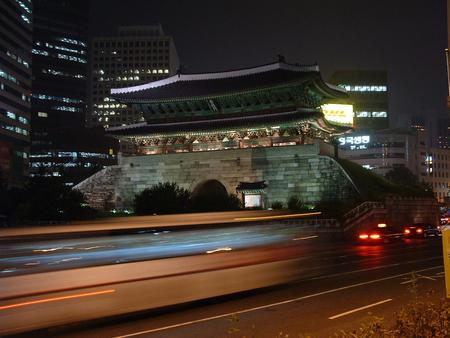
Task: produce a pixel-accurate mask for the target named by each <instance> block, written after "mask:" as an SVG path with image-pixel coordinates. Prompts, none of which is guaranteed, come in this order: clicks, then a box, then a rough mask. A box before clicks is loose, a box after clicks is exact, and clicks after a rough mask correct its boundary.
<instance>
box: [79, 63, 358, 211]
mask: <svg viewBox="0 0 450 338" xmlns="http://www.w3.org/2000/svg"><path fill="white" fill-rule="evenodd" d="M111 95H112V97H113V98H114V99H115V100H116V101H118V102H120V103H122V104H127V105H131V106H133V108H134V109H137V110H139V111H141V112H142V113H143V116H144V118H145V120H146V122H145V123H140V124H135V125H129V126H124V127H113V128H109V129H108V134H110V135H111V136H113V137H115V138H118V139H119V140H120V141H121V144H122V145H127V146H126V147H124V149H133V151H132V152H128V153H125V152H123V154H122V156H120V158H119V164H118V166H116V167H114V168H108V169H106V170H104V171H103V172H100V173H97V174H96V175H95V176H94V177H92V178H89V179H87V180H86V181H84V182H82V183H80V184H79V185H78V186H77V187H76V189H79V190H81V191H82V192H84V193H85V194H86V195H87V197H88V200H89V201H90V203H91V204H92V205H94V206H97V207H101V205H105V201H102V200H101V199H102V197H101V196H112V197H111V203H114V201H116V207H118V208H130V207H131V204H132V200H133V197H134V195H135V194H136V193H137V192H139V191H140V190H142V189H144V188H146V187H148V186H151V185H152V184H156V183H158V182H166V181H169V182H176V183H178V184H180V185H181V186H183V187H184V188H188V189H191V190H194V189H196V187H197V184H199V183H200V182H203V181H205V180H209V179H215V180H217V181H218V182H220V184H222V185H223V187H225V188H226V190H227V192H228V193H237V194H239V195H240V197H242V198H243V199H244V200H245V194H247V195H248V196H250V195H252V193H254V195H257V194H258V193H259V194H260V195H259V197H255V196H250V197H248V200H249V201H253V202H252V203H256V202H255V201H257V200H259V201H260V203H261V204H262V205H263V206H270V205H271V203H273V202H275V201H279V202H282V203H286V200H287V199H288V197H289V196H291V195H297V196H298V197H299V198H301V199H302V200H303V201H304V202H309V203H315V202H318V201H320V200H324V199H327V200H329V199H335V198H345V197H348V196H349V194H352V193H354V189H353V187H352V184H351V182H350V181H349V180H348V179H347V177H348V176H347V175H346V174H345V173H344V172H343V171H342V168H341V167H340V166H339V164H338V163H337V162H336V161H335V160H334V159H332V158H331V157H328V156H327V155H328V154H331V153H332V146H330V141H331V140H332V139H333V137H334V136H336V135H340V134H342V133H343V132H345V131H346V129H344V128H342V127H340V126H337V125H335V124H331V123H330V122H329V121H328V120H327V119H326V118H325V117H324V115H323V113H322V111H321V108H320V107H321V105H322V104H324V103H329V102H332V100H335V99H339V98H343V97H346V93H345V91H343V90H341V89H339V88H336V87H332V86H330V85H328V84H327V83H325V82H324V81H323V80H322V78H321V76H320V72H319V67H318V66H316V65H313V66H299V65H291V64H287V63H284V62H276V63H272V64H268V65H263V66H258V67H253V68H247V69H240V70H232V71H226V72H218V73H203V74H178V75H174V76H172V77H169V78H167V79H164V80H160V81H156V82H151V83H148V84H144V85H140V86H136V87H129V88H119V89H112V90H111ZM347 129H348V128H347ZM258 182H264V189H262V190H261V189H260V190H259V192H257V191H256V190H258V189H256V190H255V189H253V190H252V191H249V190H248V189H241V188H242V187H244V188H245V187H247V188H248V187H255V186H256V185H257V183H258ZM208 184H211V185H213V183H211V182H210V183H208ZM255 184H256V185H255ZM239 187H241V188H239ZM98 191H101V192H102V194H99V193H98ZM255 191H256V192H255ZM106 192H108V194H106ZM117 201H120V205H118V204H119V203H118V202H117ZM249 203H250V202H249Z"/></svg>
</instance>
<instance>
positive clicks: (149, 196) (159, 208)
mask: <svg viewBox="0 0 450 338" xmlns="http://www.w3.org/2000/svg"><path fill="white" fill-rule="evenodd" d="M190 196H191V194H190V192H189V191H188V190H186V189H184V188H181V187H179V186H178V185H177V184H176V183H170V182H166V183H158V184H156V185H153V186H152V187H150V188H147V189H145V190H143V191H141V192H140V193H138V194H136V196H135V198H134V211H135V213H136V214H138V215H152V214H173V213H180V212H186V211H187V205H188V201H189V198H190Z"/></svg>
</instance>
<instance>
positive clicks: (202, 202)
mask: <svg viewBox="0 0 450 338" xmlns="http://www.w3.org/2000/svg"><path fill="white" fill-rule="evenodd" d="M190 207H191V210H192V211H227V210H238V209H239V208H240V201H239V199H238V198H237V197H236V196H235V195H228V192H227V189H226V188H225V186H224V185H223V184H222V183H220V182H219V181H217V180H208V181H205V182H203V183H201V184H199V185H198V186H197V187H196V188H195V189H194V191H193V192H192V197H191V206H190Z"/></svg>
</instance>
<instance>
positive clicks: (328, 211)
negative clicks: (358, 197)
mask: <svg viewBox="0 0 450 338" xmlns="http://www.w3.org/2000/svg"><path fill="white" fill-rule="evenodd" d="M356 205H357V202H354V201H351V200H349V201H342V200H328V201H321V202H319V203H318V204H317V205H316V206H315V207H314V211H320V212H322V216H323V217H325V218H336V219H342V218H343V216H344V215H345V213H346V212H347V211H349V210H351V209H352V208H353V207H355V206H356Z"/></svg>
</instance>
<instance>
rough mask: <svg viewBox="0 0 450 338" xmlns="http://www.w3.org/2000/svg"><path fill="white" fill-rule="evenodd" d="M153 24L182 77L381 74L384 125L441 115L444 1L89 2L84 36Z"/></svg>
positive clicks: (443, 111)
mask: <svg viewBox="0 0 450 338" xmlns="http://www.w3.org/2000/svg"><path fill="white" fill-rule="evenodd" d="M154 23H161V25H162V27H163V29H164V31H165V32H166V33H167V34H169V35H171V36H172V37H173V38H174V40H175V46H176V48H177V51H178V54H179V57H180V62H181V64H182V65H183V69H184V71H185V72H204V71H215V70H226V69H233V68H242V67H247V66H254V65H259V64H264V63H269V62H272V61H275V60H276V56H277V55H278V54H281V55H284V56H285V57H286V60H287V61H288V62H292V63H295V62H299V63H314V62H318V63H319V65H320V67H321V70H322V74H323V76H324V78H325V79H327V78H328V77H329V76H330V75H331V73H332V72H333V71H334V70H337V69H387V70H388V72H389V85H390V114H391V117H392V119H391V121H392V122H394V123H395V124H396V125H400V126H402V125H403V126H405V125H407V124H409V116H413V115H419V114H420V115H429V116H432V117H433V119H435V117H438V116H439V117H446V116H447V110H446V95H447V81H446V68H445V54H444V49H445V48H446V46H447V26H446V25H447V23H446V5H445V0H340V1H336V0H314V1H304V0H277V1H273V0H272V1H269V0H240V1H237V0H226V1H225V0H223V1H219V0H209V1H205V0H184V1H183V0H94V1H92V2H91V26H92V27H91V33H92V34H93V35H94V36H95V35H109V34H114V33H115V30H116V27H117V26H119V25H145V24H154Z"/></svg>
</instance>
